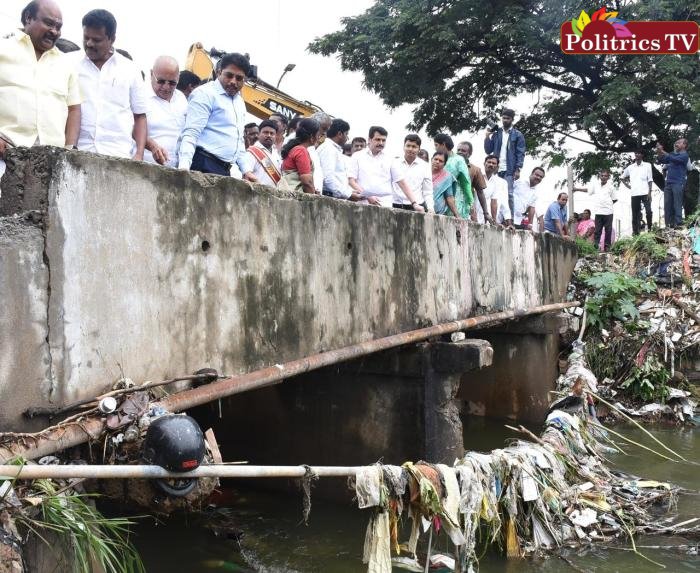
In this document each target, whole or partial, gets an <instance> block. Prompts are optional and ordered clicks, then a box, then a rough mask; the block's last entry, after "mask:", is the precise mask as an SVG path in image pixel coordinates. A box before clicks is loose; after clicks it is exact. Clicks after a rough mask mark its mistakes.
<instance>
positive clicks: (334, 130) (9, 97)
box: [0, 0, 689, 247]
mask: <svg viewBox="0 0 700 573" xmlns="http://www.w3.org/2000/svg"><path fill="white" fill-rule="evenodd" d="M21 22H22V26H23V28H22V30H18V31H17V33H16V34H14V35H13V36H12V37H10V38H6V39H4V40H2V41H1V42H2V43H1V44H0V175H1V174H2V172H3V171H4V169H5V164H4V162H3V161H2V158H3V157H4V154H5V152H6V150H7V149H8V148H10V147H12V146H32V145H38V144H41V145H55V146H66V147H68V148H73V149H79V150H83V151H91V152H95V153H101V154H105V155H110V156H114V157H124V158H132V159H134V160H143V161H148V162H153V163H157V164H160V165H165V166H169V167H173V168H179V169H185V170H192V171H200V172H203V173H213V174H218V175H224V176H233V177H238V178H242V179H244V180H246V181H249V182H257V183H262V184H265V185H270V186H273V187H277V188H279V189H283V190H293V191H301V192H304V193H318V194H321V193H322V194H323V195H326V196H329V197H333V198H336V199H339V200H347V201H356V202H361V203H367V204H370V205H377V206H382V207H393V208H395V209H406V210H413V211H417V212H428V211H430V212H433V213H436V214H439V215H448V216H453V217H459V218H470V219H472V220H474V221H477V222H479V223H485V224H496V225H503V226H505V227H514V228H518V229H533V230H538V231H541V232H545V231H546V232H550V233H555V234H558V235H561V236H564V237H568V236H570V235H571V233H570V228H571V225H570V221H569V217H568V214H567V202H568V195H567V193H561V194H559V196H558V198H557V200H556V201H554V202H553V203H552V204H551V205H549V207H548V208H547V209H546V212H544V213H537V212H536V203H537V195H538V189H537V187H538V185H539V184H540V183H541V182H542V180H543V178H544V177H545V171H544V169H543V168H542V167H536V168H535V169H533V170H532V172H531V173H529V174H526V173H521V170H522V169H523V164H524V160H525V150H526V144H525V138H524V136H523V134H522V133H521V132H520V131H519V130H518V129H516V127H515V126H514V119H515V112H514V111H513V110H511V109H504V110H503V111H502V112H501V118H500V119H501V124H500V126H499V125H497V124H496V123H495V122H493V121H489V122H488V123H489V127H488V129H487V131H486V133H485V136H484V141H483V146H484V151H485V152H486V154H487V155H486V159H485V161H484V164H483V165H475V164H474V163H473V162H472V161H471V156H472V151H473V147H472V144H471V143H470V142H468V141H462V142H459V143H458V144H457V146H456V147H455V142H454V141H453V139H452V138H451V137H450V136H449V135H447V134H444V133H440V134H437V135H436V136H434V137H433V141H432V143H433V146H434V150H435V151H434V153H433V154H432V156H430V155H429V154H428V152H427V151H426V150H425V149H424V148H423V141H422V139H421V137H420V136H419V135H417V134H414V133H411V134H408V135H406V136H405V137H404V140H403V154H402V155H401V156H399V157H392V156H390V155H389V154H387V153H386V152H385V146H386V142H387V137H388V133H387V130H386V129H384V128H383V127H381V126H379V125H375V126H372V127H371V128H370V129H369V133H368V134H367V138H366V139H365V138H364V137H354V138H353V139H352V140H350V133H351V126H350V125H349V124H348V122H346V121H344V120H343V119H340V118H335V119H334V118H332V117H330V116H329V115H328V114H326V113H323V112H318V113H316V114H314V115H313V116H312V117H303V118H302V117H294V118H286V117H285V116H283V115H280V114H275V113H273V114H272V115H270V117H269V118H268V119H265V120H263V121H261V122H260V123H259V124H256V123H246V119H245V118H246V107H245V103H244V101H243V97H242V95H241V89H242V87H243V85H244V83H245V81H246V80H247V79H248V78H250V76H251V72H252V70H251V66H250V62H249V60H248V58H247V57H246V56H244V55H242V54H238V53H229V54H224V55H223V56H222V57H221V58H220V59H219V60H218V62H217V65H216V70H215V73H214V77H213V78H212V79H211V81H205V82H201V81H200V78H198V77H197V76H196V75H194V74H193V73H192V72H189V71H180V69H179V66H178V63H177V61H176V60H175V59H174V58H172V57H169V56H161V57H159V58H157V59H156V61H155V62H154V63H153V67H152V69H151V70H150V77H149V78H147V79H146V78H143V77H142V73H141V72H140V71H139V70H138V68H137V67H136V65H135V64H134V63H133V62H132V61H131V60H130V58H129V57H128V54H125V53H123V52H121V51H120V50H116V49H115V48H114V41H115V38H116V30H117V22H116V20H115V18H114V16H113V15H112V14H111V13H109V12H108V11H106V10H92V11H90V12H88V13H87V14H86V15H85V16H84V17H83V20H82V26H83V48H84V56H82V57H80V58H79V59H78V58H71V57H69V56H68V55H66V54H64V53H63V52H62V51H61V50H59V49H58V47H57V42H59V39H60V35H61V26H62V16H61V11H60V8H59V7H58V5H57V4H56V3H55V2H54V1H53V0H35V1H32V2H30V3H29V4H28V5H27V6H26V7H25V8H24V10H23V11H22V13H21ZM687 146H688V144H687V141H686V140H683V139H681V140H678V141H677V142H676V145H675V150H674V152H672V153H666V152H665V151H664V150H663V148H661V147H660V146H658V147H657V157H658V162H659V163H665V164H667V166H668V169H667V175H666V188H665V198H666V199H665V208H666V209H665V212H666V224H667V225H678V224H680V220H681V219H680V217H681V206H682V194H683V185H684V183H685V173H686V167H687V165H688V163H689V161H688V153H687ZM622 180H623V181H624V182H625V183H626V184H627V185H628V186H629V187H630V188H631V195H632V212H633V213H632V215H633V229H634V232H635V233H638V232H639V229H640V221H641V216H640V213H641V209H642V206H643V207H644V208H645V210H646V216H647V226H648V227H649V228H650V227H651V222H652V221H651V207H650V194H651V184H652V171H651V164H649V163H646V162H644V161H643V155H642V152H641V151H640V152H638V153H636V154H635V161H634V162H633V163H632V164H631V165H629V167H627V169H626V170H625V172H624V173H623V176H622ZM679 189H680V191H679ZM575 190H576V191H586V192H588V193H589V194H590V195H591V196H592V197H593V198H594V201H595V218H594V219H593V218H592V217H591V213H590V212H588V213H587V214H586V213H584V214H583V216H582V218H581V221H579V222H578V225H577V226H576V230H577V232H578V234H582V235H584V236H585V237H590V238H591V239H592V240H594V241H596V242H600V241H601V237H603V239H602V245H603V246H604V247H607V246H608V245H609V243H610V240H611V237H612V213H613V204H614V203H615V201H616V200H617V190H616V188H615V187H614V186H613V183H612V181H611V178H610V172H609V171H607V170H604V171H602V172H601V173H600V175H599V177H598V178H597V179H595V180H594V181H593V182H592V183H591V185H589V187H587V188H585V189H583V188H576V189H575Z"/></svg>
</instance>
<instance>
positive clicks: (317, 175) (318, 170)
mask: <svg viewBox="0 0 700 573" xmlns="http://www.w3.org/2000/svg"><path fill="white" fill-rule="evenodd" d="M306 149H307V151H308V152H309V157H311V165H312V166H313V168H314V189H316V193H321V192H322V191H323V166H322V165H321V158H320V157H319V155H318V150H317V149H316V148H315V147H314V146H313V145H309V147H307V148H306Z"/></svg>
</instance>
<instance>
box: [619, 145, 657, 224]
mask: <svg viewBox="0 0 700 573" xmlns="http://www.w3.org/2000/svg"><path fill="white" fill-rule="evenodd" d="M642 159H644V152H643V151H642V150H641V149H638V150H637V151H635V152H634V163H632V164H631V165H628V166H627V167H626V168H625V170H624V171H623V172H622V178H621V179H622V183H623V184H624V185H625V186H626V187H628V188H629V189H630V198H631V201H632V234H633V235H639V230H640V227H641V224H640V223H641V214H642V205H644V210H645V211H646V215H647V231H651V184H652V183H653V181H654V178H653V177H652V173H651V163H647V162H646V161H642ZM627 181H629V183H627Z"/></svg>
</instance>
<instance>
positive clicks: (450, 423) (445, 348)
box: [424, 339, 493, 465]
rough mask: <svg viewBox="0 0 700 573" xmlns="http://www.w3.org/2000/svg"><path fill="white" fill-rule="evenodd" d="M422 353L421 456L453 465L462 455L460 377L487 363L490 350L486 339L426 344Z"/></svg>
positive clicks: (490, 361) (489, 362) (490, 355)
mask: <svg viewBox="0 0 700 573" xmlns="http://www.w3.org/2000/svg"><path fill="white" fill-rule="evenodd" d="M425 346H426V353H425V367H424V376H425V414H424V416H425V453H424V459H426V460H430V461H431V462H434V463H444V464H450V465H452V464H453V463H454V461H455V459H457V458H461V457H463V456H464V453H465V450H464V440H463V434H464V429H463V427H462V420H461V418H460V414H461V411H462V407H461V403H460V401H459V400H458V399H457V394H458V393H459V388H460V385H461V382H462V377H463V376H469V373H471V372H472V371H474V370H480V369H481V368H484V367H487V366H490V365H491V364H492V362H493V349H492V348H491V345H490V344H489V343H488V342H486V341H485V340H478V339H467V340H462V341H460V342H455V343H452V342H436V343H433V344H427V345H425Z"/></svg>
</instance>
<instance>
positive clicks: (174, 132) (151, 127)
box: [143, 56, 187, 167]
mask: <svg viewBox="0 0 700 573" xmlns="http://www.w3.org/2000/svg"><path fill="white" fill-rule="evenodd" d="M179 77H180V68H179V67H178V65H177V61H176V60H175V58H171V57H170V56H160V57H159V58H158V59H157V60H156V61H155V62H154V63H153V69H152V70H151V89H150V90H149V91H150V93H149V94H148V100H147V105H148V110H147V112H146V116H147V118H148V139H147V140H146V151H145V152H144V154H143V159H144V161H147V162H149V163H158V164H160V165H167V166H168V167H177V142H178V139H179V137H180V133H181V132H182V129H183V127H185V116H186V115H187V98H186V97H185V96H184V95H183V94H182V93H181V92H179V91H178V90H177V89H175V88H176V87H177V82H178V78H179Z"/></svg>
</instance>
